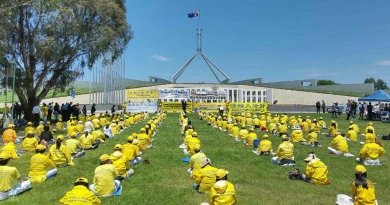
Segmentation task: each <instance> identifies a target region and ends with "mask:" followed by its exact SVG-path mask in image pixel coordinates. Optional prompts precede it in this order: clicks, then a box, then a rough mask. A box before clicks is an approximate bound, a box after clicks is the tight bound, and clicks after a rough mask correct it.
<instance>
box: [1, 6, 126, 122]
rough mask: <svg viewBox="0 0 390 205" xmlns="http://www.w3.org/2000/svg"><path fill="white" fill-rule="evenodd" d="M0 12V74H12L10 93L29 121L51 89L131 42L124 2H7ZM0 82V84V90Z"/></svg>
mask: <svg viewBox="0 0 390 205" xmlns="http://www.w3.org/2000/svg"><path fill="white" fill-rule="evenodd" d="M0 6H1V7H2V8H6V9H0V72H1V73H2V74H4V75H5V73H13V70H15V73H16V78H15V79H16V81H15V93H16V94H17V96H18V98H19V100H20V103H21V104H22V106H23V108H24V114H25V117H26V119H31V111H32V107H33V106H34V105H36V104H38V103H40V102H41V100H42V99H43V98H44V97H45V96H46V95H47V94H48V92H49V90H51V89H55V90H56V89H62V90H63V89H64V88H65V87H66V86H68V85H69V84H70V83H71V82H73V81H74V80H75V79H77V78H78V77H80V76H82V75H83V70H84V69H85V68H86V67H87V68H89V69H92V67H93V65H94V64H95V63H96V62H97V61H98V60H100V59H103V57H104V56H110V57H109V59H106V60H105V61H104V62H108V61H114V60H115V59H117V58H118V57H119V56H120V55H122V54H123V52H124V50H125V48H126V46H127V44H128V43H129V41H130V40H131V38H132V32H131V27H130V25H129V24H128V23H127V21H126V8H125V6H124V0H24V2H23V0H13V1H9V3H8V5H4V3H3V4H1V5H0ZM4 84H5V83H4V82H3V85H4Z"/></svg>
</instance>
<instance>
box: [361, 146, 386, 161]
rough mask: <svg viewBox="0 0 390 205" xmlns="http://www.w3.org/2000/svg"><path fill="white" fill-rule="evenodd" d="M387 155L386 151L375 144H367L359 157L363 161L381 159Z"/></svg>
mask: <svg viewBox="0 0 390 205" xmlns="http://www.w3.org/2000/svg"><path fill="white" fill-rule="evenodd" d="M384 153H385V149H383V147H381V146H379V145H378V144H377V143H375V142H370V143H366V144H364V145H363V147H362V149H360V152H359V156H360V157H361V158H363V159H373V160H375V159H379V157H381V156H382V155H383V154H384Z"/></svg>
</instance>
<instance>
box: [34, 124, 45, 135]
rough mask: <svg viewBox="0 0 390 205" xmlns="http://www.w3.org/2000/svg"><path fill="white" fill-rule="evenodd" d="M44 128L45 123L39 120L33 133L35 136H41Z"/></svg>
mask: <svg viewBox="0 0 390 205" xmlns="http://www.w3.org/2000/svg"><path fill="white" fill-rule="evenodd" d="M44 128H45V123H44V122H43V121H40V122H39V125H38V126H37V128H36V129H35V134H36V135H37V136H41V134H42V132H43V130H44Z"/></svg>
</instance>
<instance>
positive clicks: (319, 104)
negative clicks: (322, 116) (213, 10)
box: [316, 101, 321, 114]
mask: <svg viewBox="0 0 390 205" xmlns="http://www.w3.org/2000/svg"><path fill="white" fill-rule="evenodd" d="M316 109H317V114H318V113H320V110H321V103H320V101H317V102H316Z"/></svg>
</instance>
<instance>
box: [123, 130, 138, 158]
mask: <svg viewBox="0 0 390 205" xmlns="http://www.w3.org/2000/svg"><path fill="white" fill-rule="evenodd" d="M137 142H138V140H137V139H135V138H134V136H133V135H130V136H128V137H127V143H126V144H123V145H122V152H123V154H124V155H125V156H126V158H127V160H128V161H130V164H131V165H135V164H138V163H140V162H141V160H142V158H141V157H140V155H141V151H140V150H139V147H138V146H137Z"/></svg>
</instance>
